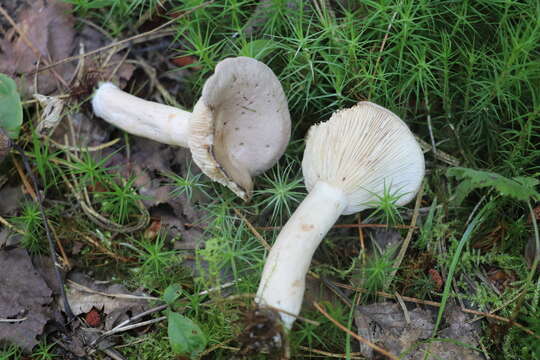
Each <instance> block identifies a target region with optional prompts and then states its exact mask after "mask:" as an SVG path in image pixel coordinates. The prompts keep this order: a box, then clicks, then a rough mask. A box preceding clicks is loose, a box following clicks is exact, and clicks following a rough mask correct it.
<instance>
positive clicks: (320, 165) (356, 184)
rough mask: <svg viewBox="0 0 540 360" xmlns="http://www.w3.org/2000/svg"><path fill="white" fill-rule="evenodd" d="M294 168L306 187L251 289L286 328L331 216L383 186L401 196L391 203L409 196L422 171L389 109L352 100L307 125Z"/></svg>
mask: <svg viewBox="0 0 540 360" xmlns="http://www.w3.org/2000/svg"><path fill="white" fill-rule="evenodd" d="M302 172H303V174H304V181H305V184H306V187H307V189H308V191H309V194H308V195H307V197H306V198H305V199H304V200H303V201H302V203H301V204H300V205H299V207H298V209H296V211H295V212H294V214H293V215H292V216H291V218H290V219H289V220H288V221H287V223H286V224H285V226H284V227H283V229H282V230H281V232H280V234H279V236H278V237H277V239H276V241H275V243H274V245H273V246H272V249H271V250H270V253H269V255H268V258H267V260H266V263H265V266H264V270H263V273H262V278H261V282H260V284H259V289H258V291H257V295H256V302H257V303H258V304H259V306H261V307H265V306H266V307H269V308H270V309H279V310H283V311H282V312H280V317H281V320H282V321H283V324H284V326H285V328H286V329H290V328H291V327H292V325H293V323H294V320H295V318H296V316H297V315H298V314H299V312H300V307H301V305H302V298H303V296H304V288H305V277H306V274H307V272H308V269H309V265H310V263H311V258H312V257H313V254H314V253H315V250H316V249H317V247H318V246H319V244H320V242H321V241H322V239H323V238H324V236H325V235H326V233H327V232H328V231H329V230H330V228H331V227H332V226H333V225H334V223H335V222H336V221H337V219H338V218H339V216H340V215H342V214H344V215H349V214H354V213H356V212H359V211H362V210H364V209H367V208H370V207H373V206H374V205H373V203H374V202H375V201H376V200H377V195H378V194H382V193H383V192H384V191H385V189H386V191H388V190H390V191H391V192H392V194H396V193H399V194H400V195H401V196H400V197H399V196H398V197H397V198H398V200H397V201H396V204H397V205H404V204H406V203H407V202H409V201H410V200H411V199H413V198H414V196H415V194H416V193H417V191H418V189H419V187H420V185H421V182H422V178H423V176H424V155H423V153H422V150H421V148H420V146H419V145H418V143H417V142H416V140H415V138H414V135H413V134H412V133H411V131H410V130H409V128H408V127H407V125H406V124H405V123H404V122H403V121H402V120H401V119H400V118H399V117H398V116H397V115H395V114H394V113H392V112H391V111H389V110H387V109H385V108H383V107H381V106H379V105H376V104H373V103H371V102H360V103H358V104H357V105H356V106H354V107H352V108H350V109H346V110H342V111H338V112H336V113H334V114H333V115H332V117H331V118H330V120H328V121H327V122H324V123H321V124H318V125H314V126H312V127H311V129H310V130H309V133H308V136H307V140H306V149H305V151H304V159H303V161H302Z"/></svg>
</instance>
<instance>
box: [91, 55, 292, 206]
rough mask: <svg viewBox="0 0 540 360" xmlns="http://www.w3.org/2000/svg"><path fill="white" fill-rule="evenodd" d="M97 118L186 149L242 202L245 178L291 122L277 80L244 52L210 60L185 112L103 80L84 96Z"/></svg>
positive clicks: (267, 157)
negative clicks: (194, 99) (191, 105)
mask: <svg viewBox="0 0 540 360" xmlns="http://www.w3.org/2000/svg"><path fill="white" fill-rule="evenodd" d="M92 106H93V109H94V112H95V113H96V115H97V116H99V117H101V118H103V119H104V120H106V121H107V122H109V123H111V124H113V125H115V126H117V127H119V128H121V129H122V130H124V131H127V132H129V133H130V134H134V135H138V136H142V137H145V138H148V139H152V140H155V141H158V142H162V143H165V144H170V145H177V146H182V147H189V148H190V149H191V152H192V155H193V160H194V161H195V163H196V164H197V165H198V166H199V167H200V168H201V170H202V171H203V172H204V173H205V174H206V175H208V176H209V177H210V178H211V179H212V180H214V181H217V182H219V183H220V184H223V185H225V186H228V187H229V188H230V189H231V190H232V191H234V192H235V193H236V194H237V195H238V196H240V197H241V198H243V199H244V200H247V199H248V198H249V197H250V196H251V192H252V189H253V183H252V179H251V177H252V176H255V175H258V174H260V173H262V172H263V171H265V170H267V169H268V168H270V167H272V165H274V164H275V163H276V162H277V160H278V159H279V158H280V157H281V155H282V154H283V152H284V151H285V148H286V147H287V144H288V142H289V138H290V133H291V120H290V115H289V110H288V106H287V99H286V97H285V94H284V92H283V89H282V87H281V84H280V82H279V80H278V79H277V77H276V76H275V74H274V73H273V72H272V70H271V69H270V68H269V67H268V66H266V65H265V64H263V63H261V62H259V61H257V60H255V59H252V58H248V57H237V58H229V59H225V60H223V61H221V62H220V63H218V64H217V66H216V69H215V72H214V74H213V75H212V76H211V77H210V78H209V79H208V80H207V81H206V83H205V84H204V87H203V91H202V96H201V98H200V99H199V101H198V102H197V104H196V105H195V107H194V109H193V113H190V112H187V111H183V110H180V109H177V108H175V107H172V106H168V105H163V104H159V103H155V102H151V101H146V100H143V99H140V98H138V97H135V96H133V95H130V94H128V93H126V92H124V91H122V90H120V89H119V88H117V87H116V86H115V85H113V84H111V83H103V84H101V85H100V86H99V88H98V89H97V91H96V92H95V94H94V97H93V99H92Z"/></svg>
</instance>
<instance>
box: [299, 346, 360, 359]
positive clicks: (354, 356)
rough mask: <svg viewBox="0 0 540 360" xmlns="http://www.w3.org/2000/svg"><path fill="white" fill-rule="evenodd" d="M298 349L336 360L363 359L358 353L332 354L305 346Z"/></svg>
mask: <svg viewBox="0 0 540 360" xmlns="http://www.w3.org/2000/svg"><path fill="white" fill-rule="evenodd" d="M298 348H300V349H302V350H304V351H309V352H310V353H315V354H319V355H324V356H327V357H331V358H337V359H365V358H364V357H360V355H361V354H360V353H350V354H334V353H331V352H327V351H322V350H317V349H312V348H309V347H306V346H299V347H298Z"/></svg>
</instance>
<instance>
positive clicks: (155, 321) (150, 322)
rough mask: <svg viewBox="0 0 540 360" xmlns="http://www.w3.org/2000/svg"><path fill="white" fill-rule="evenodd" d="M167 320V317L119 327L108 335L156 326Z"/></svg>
mask: <svg viewBox="0 0 540 360" xmlns="http://www.w3.org/2000/svg"><path fill="white" fill-rule="evenodd" d="M166 319H167V317H166V316H160V317H158V318H155V319H152V320H146V321H143V322H140V323H136V324H131V325H127V326H124V327H121V328H118V327H117V328H114V329H113V330H110V331H108V332H107V335H113V334H118V333H120V332H124V331H128V330H131V329H136V328H138V327H141V326H146V325H151V324H155V323H157V322H161V321H163V320H166Z"/></svg>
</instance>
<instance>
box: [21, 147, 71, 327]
mask: <svg viewBox="0 0 540 360" xmlns="http://www.w3.org/2000/svg"><path fill="white" fill-rule="evenodd" d="M13 146H14V147H15V149H16V150H17V151H18V152H19V153H20V154H21V157H22V160H23V164H24V167H25V169H26V172H27V173H28V175H29V176H30V180H31V181H32V184H33V185H34V188H35V189H36V192H34V195H35V201H37V203H38V205H39V212H40V214H41V219H42V221H43V227H44V228H45V234H46V235H47V241H48V242H49V251H50V253H51V259H52V262H53V267H54V272H55V274H56V280H57V281H58V284H59V286H60V296H61V297H62V301H63V303H64V310H65V312H66V315H67V318H68V322H71V321H72V320H73V319H74V318H75V315H74V314H73V311H72V310H71V307H70V306H69V301H68V299H67V296H66V290H65V289H64V281H63V280H62V274H60V270H59V269H58V265H57V264H58V258H57V256H56V248H55V246H54V241H53V239H52V235H51V229H50V228H49V221H47V216H46V215H45V209H44V208H43V198H42V197H41V192H40V191H39V190H38V185H37V180H36V178H35V176H34V173H33V172H32V169H31V168H30V164H29V163H28V158H27V157H26V156H25V155H24V150H23V149H22V148H21V147H20V146H19V145H18V144H17V143H14V144H13ZM21 170H22V169H21ZM17 171H19V168H17ZM19 174H21V172H19ZM22 174H24V173H22ZM23 182H24V180H23Z"/></svg>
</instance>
